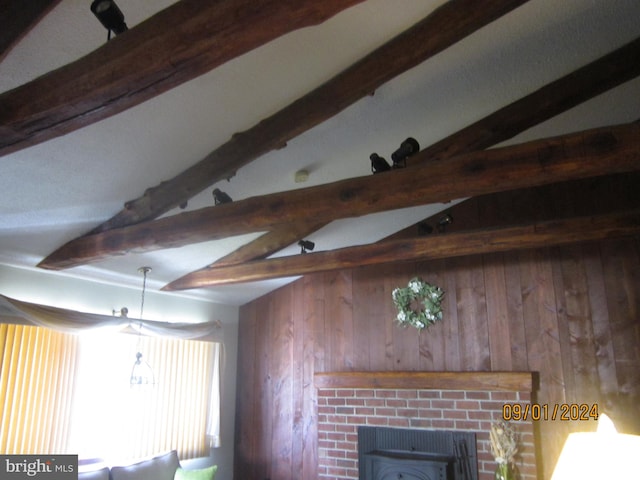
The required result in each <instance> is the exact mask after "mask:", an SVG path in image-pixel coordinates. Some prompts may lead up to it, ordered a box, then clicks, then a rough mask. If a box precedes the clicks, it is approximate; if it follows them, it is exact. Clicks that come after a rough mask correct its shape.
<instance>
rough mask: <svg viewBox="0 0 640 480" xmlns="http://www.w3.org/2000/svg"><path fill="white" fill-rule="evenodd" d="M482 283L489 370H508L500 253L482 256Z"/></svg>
mask: <svg viewBox="0 0 640 480" xmlns="http://www.w3.org/2000/svg"><path fill="white" fill-rule="evenodd" d="M484 283H485V288H486V298H487V300H486V301H487V326H488V329H489V351H490V358H491V370H496V371H500V370H504V371H510V370H511V369H512V368H513V362H512V361H511V342H506V341H505V338H511V332H510V326H511V325H510V322H509V307H508V303H507V297H506V291H507V286H506V280H505V272H504V262H503V256H502V254H501V253H499V254H494V255H485V256H484Z"/></svg>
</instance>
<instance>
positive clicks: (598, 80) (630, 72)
mask: <svg viewBox="0 0 640 480" xmlns="http://www.w3.org/2000/svg"><path fill="white" fill-rule="evenodd" d="M638 58H640V38H638V39H636V40H634V41H632V42H630V43H629V44H627V45H625V46H623V47H622V48H620V49H618V50H616V51H614V52H612V53H610V54H608V55H605V56H604V57H601V58H600V59H598V60H596V61H594V62H592V63H590V64H588V65H586V66H584V67H582V68H580V69H578V70H576V71H574V72H572V73H570V74H568V75H565V76H564V77H562V78H560V79H558V80H556V81H554V82H552V83H549V84H547V85H545V86H544V87H542V88H540V89H538V90H536V91H535V92H533V93H531V94H530V95H527V96H526V97H524V98H522V99H520V100H517V101H515V102H513V103H511V104H509V105H507V106H506V107H503V108H501V109H499V110H497V111H496V112H494V113H492V114H491V115H488V116H487V117H484V118H483V119H481V120H479V121H477V122H475V123H473V124H471V125H469V126H468V127H466V128H464V129H462V130H460V131H458V132H456V133H454V134H453V135H449V136H448V137H446V138H444V139H442V140H440V141H439V142H437V143H435V144H433V145H431V146H429V147H427V148H425V149H424V150H422V155H421V156H420V158H421V159H422V160H421V162H422V164H424V163H425V162H429V161H431V160H433V159H444V158H449V157H452V156H454V155H460V154H463V153H467V152H472V151H475V150H483V149H485V148H489V147H492V146H494V145H496V144H498V143H500V142H503V141H505V140H508V139H509V138H512V137H514V136H515V135H517V134H519V133H522V132H523V131H525V130H527V129H528V128H531V127H532V126H534V125H537V124H538V123H541V122H543V121H545V120H548V119H550V118H552V117H554V116H555V115H558V114H559V113H562V112H564V111H567V110H569V109H570V108H572V107H575V106H576V105H578V104H580V103H582V102H585V101H587V100H589V99H591V98H593V97H595V96H596V95H599V94H600V93H603V92H605V91H607V90H609V89H611V88H613V87H616V86H618V85H620V84H622V83H624V82H626V81H628V80H630V79H632V78H635V77H637V76H638V75H640V62H638V61H636V60H637V59H638ZM414 158H415V157H411V158H409V160H408V162H409V163H410V164H416V163H417V162H415V161H414ZM321 226H322V225H319V226H318V229H319V228H320V227H321ZM298 228H299V226H297V225H292V226H285V227H283V228H281V229H279V230H278V231H276V232H270V233H269V237H268V239H267V238H262V237H260V238H258V239H256V240H255V241H254V242H255V243H254V242H249V243H248V244H247V245H244V246H243V247H241V249H242V255H241V256H239V257H238V258H242V259H243V260H242V261H248V260H256V259H258V258H265V257H267V256H268V254H270V253H274V252H276V251H278V250H281V249H282V248H285V247H286V246H288V245H290V243H291V242H290V236H287V235H286V232H287V230H292V231H294V232H295V231H297V230H298ZM311 233H312V232H308V233H307V235H308V234H311ZM277 235H281V236H282V243H281V244H280V246H279V248H278V245H276V243H275V240H276V236H277ZM304 236H306V235H304ZM265 241H268V243H269V245H270V250H269V253H268V254H267V253H266V252H265V251H264V248H263V246H262V243H263V242H265ZM252 250H253V252H254V253H253V254H252ZM232 255H233V254H232ZM223 263H228V262H227V261H226V260H223V259H221V260H219V261H217V262H214V263H212V264H211V265H209V267H210V268H212V267H214V266H215V265H218V264H223Z"/></svg>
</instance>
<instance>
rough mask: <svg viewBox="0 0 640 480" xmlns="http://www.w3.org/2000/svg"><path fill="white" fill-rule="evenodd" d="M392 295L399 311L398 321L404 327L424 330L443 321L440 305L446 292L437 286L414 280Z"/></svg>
mask: <svg viewBox="0 0 640 480" xmlns="http://www.w3.org/2000/svg"><path fill="white" fill-rule="evenodd" d="M391 295H392V297H393V303H394V304H395V306H396V308H397V309H398V315H397V316H396V320H397V322H398V324H400V325H401V326H403V327H407V326H409V325H411V326H412V327H415V328H417V329H418V330H422V329H423V328H426V327H428V326H429V325H431V324H433V323H435V322H436V321H437V320H442V307H441V306H440V303H441V302H442V297H444V291H443V290H442V289H441V288H440V287H438V286H436V285H431V284H429V283H427V282H423V281H422V280H420V279H419V278H414V279H412V280H410V281H409V284H408V285H407V287H406V288H396V289H395V290H394V291H393V292H392V294H391Z"/></svg>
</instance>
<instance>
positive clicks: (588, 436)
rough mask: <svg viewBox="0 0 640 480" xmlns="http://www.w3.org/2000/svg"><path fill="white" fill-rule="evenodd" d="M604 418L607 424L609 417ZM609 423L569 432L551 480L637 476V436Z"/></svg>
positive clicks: (639, 441) (639, 438)
mask: <svg viewBox="0 0 640 480" xmlns="http://www.w3.org/2000/svg"><path fill="white" fill-rule="evenodd" d="M602 416H604V415H601V417H602ZM606 422H609V424H610V420H608V418H605V423H606ZM601 424H602V420H601ZM610 425H611V427H609V428H608V429H603V428H601V426H599V427H598V431H597V432H589V433H587V432H580V433H572V434H570V435H569V437H568V438H567V441H566V442H565V444H564V447H563V448H562V452H561V453H560V458H559V459H558V464H557V465H556V468H555V470H554V471H553V475H552V477H551V480H577V479H580V480H591V479H598V480H601V479H604V478H629V479H632V478H637V479H640V467H638V458H639V457H640V436H638V435H626V434H622V433H617V432H616V431H615V428H613V426H612V425H613V424H610ZM603 430H605V431H603ZM634 472H635V473H634Z"/></svg>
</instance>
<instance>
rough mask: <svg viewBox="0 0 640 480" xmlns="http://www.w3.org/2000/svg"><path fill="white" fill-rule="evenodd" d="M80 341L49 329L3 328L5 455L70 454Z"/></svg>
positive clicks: (0, 434) (0, 408) (0, 395)
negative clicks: (70, 434)
mask: <svg viewBox="0 0 640 480" xmlns="http://www.w3.org/2000/svg"><path fill="white" fill-rule="evenodd" d="M77 340H78V339H77V338H76V337H75V336H73V335H68V334H64V333H59V332H55V331H53V330H48V329H45V328H40V327H33V326H24V325H7V324H0V360H1V363H0V399H3V401H2V404H1V405H0V452H2V453H3V454H39V453H59V452H64V451H65V450H66V447H67V438H68V426H69V423H70V414H71V402H72V397H73V390H74V388H73V381H74V377H75V369H76V365H77V347H78V341H77Z"/></svg>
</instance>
